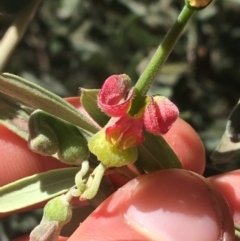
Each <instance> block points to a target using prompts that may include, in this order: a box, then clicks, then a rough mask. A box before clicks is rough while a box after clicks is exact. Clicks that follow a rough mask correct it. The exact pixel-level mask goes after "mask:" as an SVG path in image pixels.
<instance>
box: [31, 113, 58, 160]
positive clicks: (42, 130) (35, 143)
mask: <svg viewBox="0 0 240 241" xmlns="http://www.w3.org/2000/svg"><path fill="white" fill-rule="evenodd" d="M41 113H44V112H39V111H35V112H33V113H32V115H31V116H30V118H29V122H28V129H29V138H28V146H29V148H30V149H31V150H32V151H34V152H37V153H39V154H41V155H44V156H50V155H53V154H55V153H56V152H57V151H58V146H59V143H58V138H57V136H56V134H55V133H54V131H53V129H52V127H51V126H50V125H49V122H48V121H46V120H44V118H42V117H43V116H42V114H41Z"/></svg>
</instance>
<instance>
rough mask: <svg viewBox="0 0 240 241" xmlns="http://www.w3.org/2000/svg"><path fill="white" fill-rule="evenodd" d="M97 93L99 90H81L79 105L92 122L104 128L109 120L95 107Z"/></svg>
mask: <svg viewBox="0 0 240 241" xmlns="http://www.w3.org/2000/svg"><path fill="white" fill-rule="evenodd" d="M98 93H99V90H96V89H93V90H91V89H89V90H88V89H81V103H82V106H83V107H84V109H85V110H86V111H87V112H88V114H89V115H90V116H91V117H92V118H93V120H95V121H96V122H97V123H98V124H99V125H100V126H105V125H106V124H107V122H108V121H109V119H110V118H109V117H108V116H107V115H106V114H105V113H104V112H102V111H101V109H100V108H99V107H98V105H97V95H98Z"/></svg>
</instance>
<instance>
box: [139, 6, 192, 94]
mask: <svg viewBox="0 0 240 241" xmlns="http://www.w3.org/2000/svg"><path fill="white" fill-rule="evenodd" d="M193 13H194V10H193V9H189V8H188V7H187V6H184V8H183V9H182V11H181V13H180V14H179V16H178V18H177V20H176V22H175V24H174V25H173V27H172V28H171V29H170V30H169V32H168V33H167V35H166V36H165V38H164V39H163V41H162V43H161V44H160V45H159V47H158V48H157V50H156V52H155V54H154V55H153V57H152V59H151V61H150V62H149V63H148V65H147V67H146V68H145V70H144V71H143V73H142V75H141V76H140V78H139V79H138V81H137V83H136V85H135V89H136V91H137V93H139V94H140V95H142V96H144V95H146V93H147V91H148V90H149V88H150V86H151V84H152V83H153V81H154V79H155V77H156V75H157V73H158V71H159V70H160V68H161V67H162V65H163V64H164V62H165V61H166V59H167V58H168V56H169V54H170V53H171V51H172V49H173V47H174V45H175V43H176V42H177V40H178V38H179V37H180V35H181V33H182V31H183V29H184V27H185V25H186V24H187V22H188V20H189V19H190V17H191V16H192V14H193Z"/></svg>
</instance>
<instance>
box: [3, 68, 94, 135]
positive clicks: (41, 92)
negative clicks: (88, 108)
mask: <svg viewBox="0 0 240 241" xmlns="http://www.w3.org/2000/svg"><path fill="white" fill-rule="evenodd" d="M0 92H2V93H4V94H6V95H8V96H12V97H13V98H15V99H17V100H18V101H20V102H23V103H24V104H26V105H28V106H30V107H32V108H35V109H42V110H44V111H46V112H48V113H50V114H52V115H55V116H57V117H59V118H62V119H64V120H66V121H69V122H71V123H73V124H75V125H77V126H79V127H80V128H82V129H83V130H85V131H87V132H91V133H95V132H97V131H98V128H97V127H96V126H94V125H93V124H92V123H91V121H90V120H89V119H87V118H86V117H85V116H84V115H83V114H81V113H80V112H79V111H77V109H75V108H74V107H73V106H72V105H71V104H69V103H68V102H67V101H65V100H64V99H62V98H61V97H59V96H57V95H55V94H53V93H52V92H50V91H48V90H46V89H44V88H42V87H40V86H38V85H35V84H33V83H31V82H29V81H27V80H25V79H23V78H20V77H18V76H15V75H12V74H8V73H5V74H3V75H2V76H0Z"/></svg>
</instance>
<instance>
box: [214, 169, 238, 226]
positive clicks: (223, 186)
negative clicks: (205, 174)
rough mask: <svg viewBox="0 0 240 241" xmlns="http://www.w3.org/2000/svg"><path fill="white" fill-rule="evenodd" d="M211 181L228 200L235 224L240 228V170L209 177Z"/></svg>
mask: <svg viewBox="0 0 240 241" xmlns="http://www.w3.org/2000/svg"><path fill="white" fill-rule="evenodd" d="M209 180H210V181H211V182H212V183H213V184H214V185H215V186H216V187H217V188H218V189H219V191H220V192H221V193H222V194H223V196H224V197H225V198H226V200H227V202H228V204H229V207H230V209H231V211H232V215H233V219H234V222H235V224H238V225H239V226H240V206H239V203H240V187H239V180H240V170H235V171H231V172H226V173H223V174H219V175H216V176H212V177H209Z"/></svg>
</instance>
